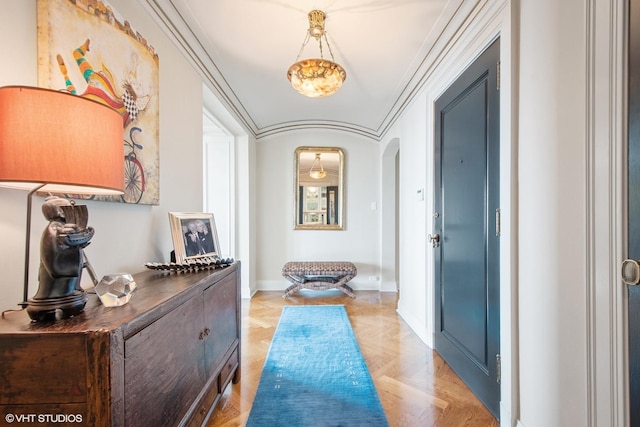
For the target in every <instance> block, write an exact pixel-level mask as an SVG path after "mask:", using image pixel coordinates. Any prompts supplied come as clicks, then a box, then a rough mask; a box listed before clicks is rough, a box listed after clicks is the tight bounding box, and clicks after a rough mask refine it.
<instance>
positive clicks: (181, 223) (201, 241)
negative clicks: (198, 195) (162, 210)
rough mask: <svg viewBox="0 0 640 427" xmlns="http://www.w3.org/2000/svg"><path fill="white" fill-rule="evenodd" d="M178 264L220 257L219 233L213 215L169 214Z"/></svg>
mask: <svg viewBox="0 0 640 427" xmlns="http://www.w3.org/2000/svg"><path fill="white" fill-rule="evenodd" d="M169 224H170V225H171V236H172V238H173V249H174V251H175V256H176V262H177V263H180V264H182V263H185V262H187V261H189V260H196V259H198V258H205V257H220V243H219V241H218V231H217V229H216V223H215V219H214V217H213V214H212V213H206V212H169Z"/></svg>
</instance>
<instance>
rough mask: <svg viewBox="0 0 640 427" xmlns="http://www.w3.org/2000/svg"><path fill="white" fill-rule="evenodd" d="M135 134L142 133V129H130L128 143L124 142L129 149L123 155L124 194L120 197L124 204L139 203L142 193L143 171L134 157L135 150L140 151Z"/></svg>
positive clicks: (140, 147)
mask: <svg viewBox="0 0 640 427" xmlns="http://www.w3.org/2000/svg"><path fill="white" fill-rule="evenodd" d="M137 132H142V129H140V128H139V127H136V126H134V127H132V128H131V129H130V130H129V139H130V141H127V140H126V139H125V140H124V145H125V146H126V147H128V148H129V149H130V151H129V152H128V153H125V155H124V194H123V195H122V196H120V198H121V199H122V201H123V202H125V203H140V200H141V199H142V194H143V193H144V186H145V184H144V170H143V169H142V163H140V160H138V157H137V155H136V148H137V149H138V150H142V145H141V144H138V143H136V141H135V138H134V134H135V133H137Z"/></svg>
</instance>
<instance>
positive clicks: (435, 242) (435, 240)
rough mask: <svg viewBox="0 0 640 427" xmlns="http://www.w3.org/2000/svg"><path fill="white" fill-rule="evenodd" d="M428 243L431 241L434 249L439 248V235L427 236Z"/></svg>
mask: <svg viewBox="0 0 640 427" xmlns="http://www.w3.org/2000/svg"><path fill="white" fill-rule="evenodd" d="M428 237H429V241H431V246H433V247H434V248H437V247H438V246H440V235H439V234H438V233H436V234H429V236H428Z"/></svg>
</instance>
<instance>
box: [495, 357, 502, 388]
mask: <svg viewBox="0 0 640 427" xmlns="http://www.w3.org/2000/svg"><path fill="white" fill-rule="evenodd" d="M501 378H502V361H501V359H500V355H499V354H496V382H497V383H498V384H500V380H501Z"/></svg>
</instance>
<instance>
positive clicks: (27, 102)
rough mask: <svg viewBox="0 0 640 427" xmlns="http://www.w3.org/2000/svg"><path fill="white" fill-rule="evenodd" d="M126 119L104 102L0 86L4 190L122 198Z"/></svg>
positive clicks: (0, 157)
mask: <svg viewBox="0 0 640 427" xmlns="http://www.w3.org/2000/svg"><path fill="white" fill-rule="evenodd" d="M122 133H123V129H122V118H121V117H120V115H119V114H118V113H117V112H116V111H115V110H113V109H111V108H109V107H107V106H105V105H102V104H99V103H98V102H95V101H92V100H89V99H86V98H83V97H80V96H77V95H72V94H69V93H66V92H59V91H54V90H49V89H42V88H35V87H25V86H5V87H0V186H4V187H14V188H23V189H31V188H35V187H37V186H38V185H43V184H46V185H45V187H42V189H41V190H42V191H49V192H55V193H73V194H122V193H123V188H124V147H123V137H122Z"/></svg>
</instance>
